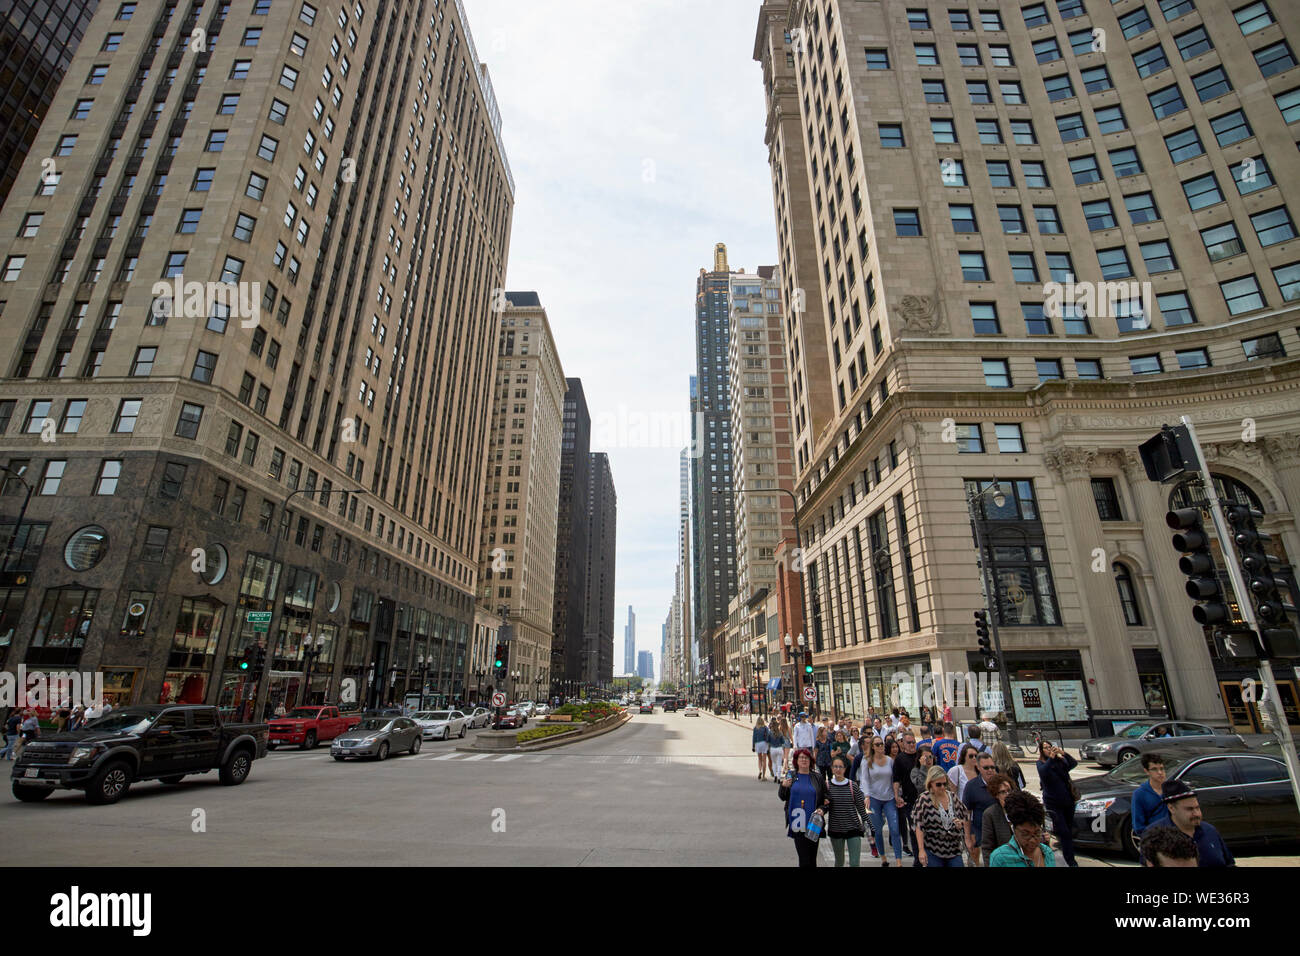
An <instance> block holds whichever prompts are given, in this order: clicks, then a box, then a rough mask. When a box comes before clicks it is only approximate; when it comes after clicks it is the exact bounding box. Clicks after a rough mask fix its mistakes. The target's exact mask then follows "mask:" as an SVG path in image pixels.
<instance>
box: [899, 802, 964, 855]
mask: <svg viewBox="0 0 1300 956" xmlns="http://www.w3.org/2000/svg"><path fill="white" fill-rule="evenodd" d="M948 806H949V809H950V810H951V811H952V820H951V821H950V822H951V826H949V827H945V826H944V823H943V814H942V813H941V812H940V810H939V808H938V807H937V806H935V804H934V798H933V796H932V795H931V793H930V791H929V790H927V791H925V792H924V793H923V794H921V795H920V796H919V797H917V798H916V806H915V807H914V808H913V810H912V820H913V821H914V822H915V823H916V825H917V826H918V827H920V828H921V834H922V836H924V837H925V852H926V854H927V855H933V856H938V857H942V858H943V859H945V860H950V859H952V858H953V857H955V856H961V848H962V830H961V822H962V821H963V820H966V821H968V822H969V820H970V811H969V810H967V809H966V805H965V804H964V803H962V802H961V801H960V800H958V799H957V798H956V797H954V796H953V795H952V794H951V793H949V794H948Z"/></svg>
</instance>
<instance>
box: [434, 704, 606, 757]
mask: <svg viewBox="0 0 1300 956" xmlns="http://www.w3.org/2000/svg"><path fill="white" fill-rule="evenodd" d="M620 716H621V718H622V719H621V720H617V721H613V722H611V723H610V724H609V726H607V727H601V728H600V729H599V730H593V731H590V732H589V733H585V734H572V735H571V734H563V735H561V736H562V738H563V739H561V740H554V741H547V742H546V743H538V744H533V745H532V746H529V745H527V744H522V745H520V746H517V747H513V748H510V749H506V750H487V749H480V748H478V747H470V746H460V747H457V748H456V751H457V752H458V753H467V754H529V753H533V752H535V751H538V750H554V749H555V748H556V747H563V746H565V745H566V744H576V743H577V742H578V741H580V740H590V739H591V738H592V737H599V736H601V735H602V734H607V733H609V732H610V731H612V730H618V729H619V728H620V727H622V726H623V725H624V724H626V723H627V722H628V721H630V720H631V719H632V715H631V714H629V713H628V712H627V711H624V712H623V713H622V714H621V715H620ZM542 740H546V738H545V737H543V738H542Z"/></svg>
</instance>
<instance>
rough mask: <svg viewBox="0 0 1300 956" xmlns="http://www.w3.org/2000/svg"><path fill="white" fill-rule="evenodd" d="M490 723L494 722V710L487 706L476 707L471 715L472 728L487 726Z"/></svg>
mask: <svg viewBox="0 0 1300 956" xmlns="http://www.w3.org/2000/svg"><path fill="white" fill-rule="evenodd" d="M490 723H492V711H490V710H488V709H487V708H486V707H475V708H474V711H473V713H471V714H470V715H469V729H470V730H475V729H476V728H479V727H486V726H487V725H488V724H490Z"/></svg>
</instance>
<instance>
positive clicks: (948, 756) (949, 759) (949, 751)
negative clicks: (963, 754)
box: [930, 721, 961, 773]
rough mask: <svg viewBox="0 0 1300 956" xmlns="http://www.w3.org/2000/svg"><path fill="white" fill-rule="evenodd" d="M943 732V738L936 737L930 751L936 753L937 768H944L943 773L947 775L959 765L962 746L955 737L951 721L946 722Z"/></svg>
mask: <svg viewBox="0 0 1300 956" xmlns="http://www.w3.org/2000/svg"><path fill="white" fill-rule="evenodd" d="M942 732H943V736H942V737H935V738H934V740H933V741H932V742H931V744H930V749H931V750H932V751H933V752H934V763H935V766H937V767H942V768H943V772H944V773H947V772H948V771H949V770H951V769H952V768H953V767H954V766H955V765H956V763H957V753H958V752H959V751H960V750H961V744H959V743H957V740H956V738H955V737H953V726H952V722H951V721H944V724H943V731H942Z"/></svg>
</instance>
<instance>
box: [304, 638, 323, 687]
mask: <svg viewBox="0 0 1300 956" xmlns="http://www.w3.org/2000/svg"><path fill="white" fill-rule="evenodd" d="M325 640H326V638H325V635H324V634H317V635H316V636H315V637H312V636H311V635H310V634H308V635H307V636H306V637H305V638H303V642H302V703H304V704H310V703H311V671H312V667H313V665H315V663H316V661H317V660H319V659H320V656H321V654H322V653H324V651H325Z"/></svg>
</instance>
